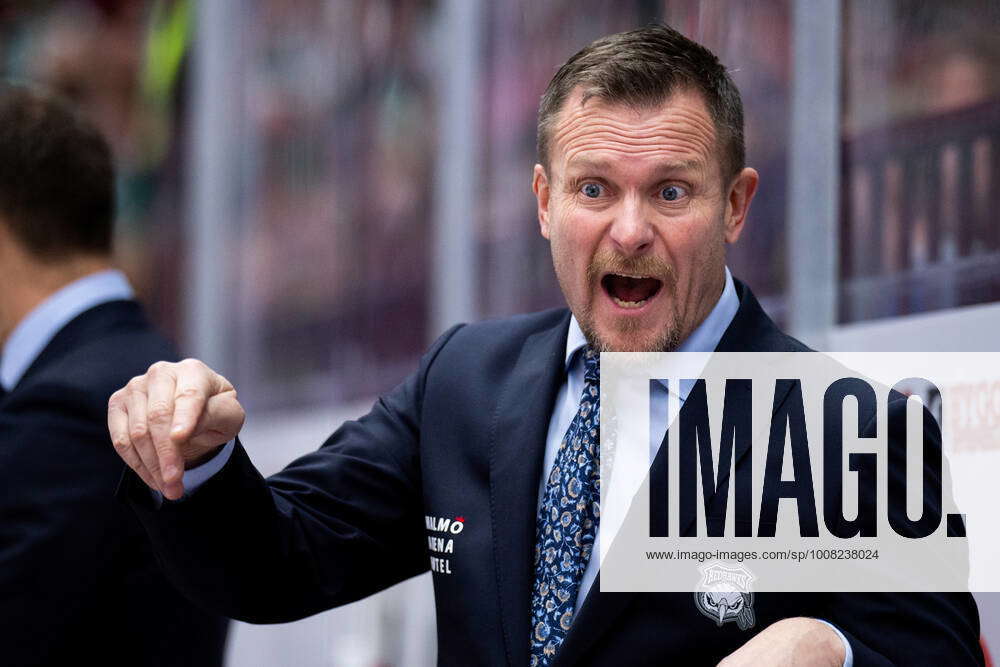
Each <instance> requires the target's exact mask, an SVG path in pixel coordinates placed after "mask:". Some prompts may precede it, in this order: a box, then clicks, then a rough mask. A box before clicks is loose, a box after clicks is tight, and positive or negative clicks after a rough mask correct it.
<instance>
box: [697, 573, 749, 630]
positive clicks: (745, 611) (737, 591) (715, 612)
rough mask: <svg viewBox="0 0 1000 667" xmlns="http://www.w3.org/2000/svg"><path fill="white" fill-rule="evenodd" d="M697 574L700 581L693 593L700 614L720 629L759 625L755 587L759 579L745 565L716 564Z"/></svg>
mask: <svg viewBox="0 0 1000 667" xmlns="http://www.w3.org/2000/svg"><path fill="white" fill-rule="evenodd" d="M698 571H699V572H701V581H699V582H698V589H697V590H696V591H695V593H694V606H695V607H697V608H698V611H700V612H701V613H702V614H704V615H705V616H707V617H708V618H710V619H712V620H713V621H715V623H716V625H718V626H719V627H720V628H721V627H722V626H723V624H725V623H736V625H737V626H738V627H739V629H740V630H747V629H749V628H752V627H753V626H754V625H755V624H756V622H757V619H756V618H755V617H754V613H753V588H752V585H753V581H754V579H755V578H756V577H754V576H753V574H751V572H750V571H749V570H747V569H746V568H745V567H743V566H742V565H730V564H723V563H720V562H713V563H706V564H705V565H703V566H700V567H699V568H698Z"/></svg>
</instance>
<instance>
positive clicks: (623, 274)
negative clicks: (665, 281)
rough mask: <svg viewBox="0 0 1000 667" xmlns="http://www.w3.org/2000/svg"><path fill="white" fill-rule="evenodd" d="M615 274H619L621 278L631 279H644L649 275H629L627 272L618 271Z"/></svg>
mask: <svg viewBox="0 0 1000 667" xmlns="http://www.w3.org/2000/svg"><path fill="white" fill-rule="evenodd" d="M616 275H619V276H621V277H623V278H632V279H633V280H644V279H646V278H649V277H650V276H633V275H629V274H627V273H618V274H616Z"/></svg>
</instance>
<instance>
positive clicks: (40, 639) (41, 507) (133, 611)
mask: <svg viewBox="0 0 1000 667" xmlns="http://www.w3.org/2000/svg"><path fill="white" fill-rule="evenodd" d="M173 356H174V353H173V351H172V350H171V348H170V346H169V345H168V344H167V342H166V341H165V340H164V339H163V338H161V337H160V336H159V335H158V334H156V333H155V332H154V331H153V330H152V328H151V327H150V325H149V324H148V323H147V321H146V319H145V317H144V316H143V314H142V311H141V308H140V307H139V305H138V304H137V303H135V302H133V301H113V302H110V303H106V304H102V305H99V306H96V307H94V308H92V309H90V310H88V311H86V312H84V313H82V314H80V315H79V316H77V317H76V318H75V319H73V320H72V321H71V322H69V323H68V324H67V325H66V326H65V327H63V329H61V330H60V331H59V332H58V333H57V334H56V336H55V337H54V338H53V339H52V341H51V342H50V343H49V344H48V345H47V346H46V347H45V349H44V350H43V351H42V352H41V354H40V355H39V356H38V357H37V359H36V360H35V361H34V362H33V364H32V365H31V367H30V368H29V369H28V370H27V371H26V372H25V374H24V376H23V377H22V378H21V380H20V381H19V382H18V384H17V385H16V386H15V387H13V388H12V389H11V391H10V393H8V394H7V395H6V396H5V397H4V398H2V399H0V517H2V520H0V663H2V664H4V665H15V666H17V667H22V666H26V665H69V664H78V663H79V662H81V661H83V662H88V663H91V662H93V663H95V664H99V665H102V666H107V665H126V664H127V665H139V666H143V665H204V666H205V667H209V666H213V665H214V666H218V665H221V664H222V652H223V648H224V643H225V634H226V625H227V623H228V622H227V621H225V620H224V619H223V618H221V617H219V616H217V615H211V614H209V613H208V612H205V611H203V610H202V609H200V608H199V607H196V606H195V605H193V604H192V603H190V602H188V601H187V600H184V599H183V598H182V597H181V596H180V595H179V594H178V593H177V592H176V591H175V590H174V589H173V588H172V587H171V586H170V584H169V583H168V582H167V580H166V577H164V576H163V573H162V572H161V571H160V569H159V567H158V566H157V564H156V562H155V559H154V557H153V554H152V550H151V549H150V546H149V541H148V540H147V539H146V537H145V535H144V533H143V530H142V527H141V526H140V525H139V523H138V521H137V520H136V518H135V516H134V514H133V513H132V512H130V511H129V510H128V508H126V507H123V506H122V505H121V503H118V502H116V501H115V499H114V490H115V485H116V482H117V481H118V480H119V478H120V477H121V469H122V463H121V459H119V458H118V455H117V454H116V453H115V451H114V448H113V447H112V446H111V442H110V439H109V438H108V430H107V410H108V398H109V397H110V396H111V393H112V392H113V391H115V390H116V389H118V388H119V387H121V386H123V385H124V384H125V383H126V382H128V381H129V379H130V378H131V377H132V376H134V375H138V374H140V373H143V372H145V370H146V368H148V367H149V365H150V364H151V363H153V362H154V361H157V360H159V359H170V358H173Z"/></svg>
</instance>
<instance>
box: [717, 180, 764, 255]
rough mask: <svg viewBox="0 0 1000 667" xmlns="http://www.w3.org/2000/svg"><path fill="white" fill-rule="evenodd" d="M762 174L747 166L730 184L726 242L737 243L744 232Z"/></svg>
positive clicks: (727, 204)
mask: <svg viewBox="0 0 1000 667" xmlns="http://www.w3.org/2000/svg"><path fill="white" fill-rule="evenodd" d="M759 181H760V176H759V175H758V174H757V171H756V170H754V169H750V168H749V167H746V168H745V169H743V170H742V171H741V172H740V173H739V174H737V175H736V178H735V179H733V182H732V185H730V186H729V195H728V197H727V200H726V219H725V225H726V230H725V238H726V243H736V241H737V239H739V238H740V234H742V233H743V223H744V222H746V219H747V213H748V212H749V211H750V202H751V201H752V200H753V196H754V194H755V193H756V192H757V183H758V182H759Z"/></svg>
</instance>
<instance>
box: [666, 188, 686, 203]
mask: <svg viewBox="0 0 1000 667" xmlns="http://www.w3.org/2000/svg"><path fill="white" fill-rule="evenodd" d="M660 196H661V197H663V199H664V200H665V201H677V200H678V199H682V198H683V197H686V196H687V190H686V189H684V188H683V187H681V186H680V185H668V186H667V187H665V188H663V189H662V190H660Z"/></svg>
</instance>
